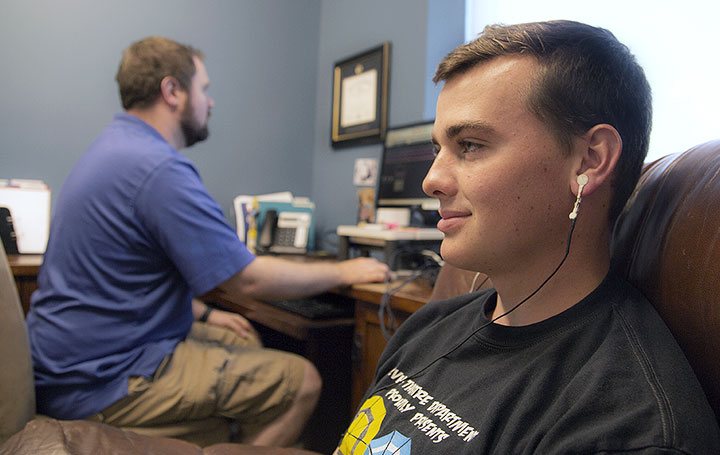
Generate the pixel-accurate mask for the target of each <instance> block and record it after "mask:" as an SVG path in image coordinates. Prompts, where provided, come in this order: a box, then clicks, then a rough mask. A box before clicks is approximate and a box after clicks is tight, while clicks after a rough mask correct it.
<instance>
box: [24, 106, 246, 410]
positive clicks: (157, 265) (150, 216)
mask: <svg viewBox="0 0 720 455" xmlns="http://www.w3.org/2000/svg"><path fill="white" fill-rule="evenodd" d="M253 259H254V256H253V255H252V254H251V253H250V252H249V251H248V250H247V249H246V248H245V245H244V244H243V243H242V242H241V241H240V240H239V239H238V237H237V235H236V234H235V232H234V231H233V229H232V228H231V227H230V226H229V225H228V224H227V222H226V220H225V217H224V216H223V214H222V211H221V209H220V207H219V206H218V204H217V203H216V202H215V201H214V200H213V199H212V197H210V195H209V194H208V192H207V190H206V188H205V186H204V185H203V184H202V182H201V180H200V176H199V175H198V172H197V170H196V169H195V167H194V166H193V164H192V163H191V162H190V161H189V160H188V159H187V158H185V157H184V156H183V155H181V154H179V153H178V152H177V151H176V150H175V149H174V148H173V147H172V146H170V144H168V143H167V142H166V141H165V140H164V139H163V138H162V136H160V134H159V133H158V132H157V131H156V130H155V129H153V128H152V127H150V126H149V125H148V124H146V123H144V122H143V121H141V120H140V119H138V118H137V117H134V116H132V115H128V114H120V115H117V116H116V117H115V119H114V121H113V122H112V123H111V124H110V125H109V126H108V127H107V128H106V129H105V130H104V131H103V133H102V134H101V135H100V137H99V138H98V139H97V140H96V141H95V142H94V143H93V144H92V145H91V146H90V148H89V150H88V151H87V152H86V153H85V155H83V156H82V158H81V159H80V160H79V162H78V163H77V165H76V166H75V168H74V169H73V170H72V171H71V173H70V175H69V176H68V178H67V180H66V181H65V183H64V185H63V187H62V189H61V191H60V193H59V196H58V198H57V200H56V202H55V208H54V214H53V218H52V222H51V229H50V239H49V242H48V248H47V251H46V253H45V258H44V262H43V266H42V268H41V270H40V275H39V278H38V284H39V289H38V290H37V291H36V292H35V293H34V294H33V296H32V305H31V309H30V312H29V314H28V318H27V325H28V331H29V335H30V345H31V348H32V357H33V365H34V369H35V387H36V393H37V408H38V412H39V413H42V414H46V415H49V416H52V417H56V418H61V419H78V418H85V417H87V416H90V415H92V414H95V413H97V412H99V411H101V410H102V409H104V408H106V407H107V406H109V405H110V404H112V403H113V402H115V401H117V400H118V399H120V398H122V397H124V396H125V395H127V381H128V377H130V376H146V377H150V376H152V374H153V373H154V371H155V369H156V368H157V366H158V365H159V364H160V362H161V361H162V359H163V358H164V357H165V356H167V355H168V354H170V353H172V352H173V350H174V348H175V346H176V345H177V344H178V343H179V342H180V341H181V340H183V339H184V338H185V337H186V336H187V334H188V332H189V330H190V326H191V325H192V321H193V316H192V305H191V299H192V297H193V296H198V295H202V294H204V293H206V292H208V291H210V290H211V289H213V288H215V287H217V286H218V285H219V284H221V283H222V282H224V281H226V280H227V279H228V278H230V277H231V276H232V275H234V274H235V273H237V272H239V271H241V270H242V269H243V268H244V267H245V266H247V265H248V264H249V263H250V262H251V261H252V260H253Z"/></svg>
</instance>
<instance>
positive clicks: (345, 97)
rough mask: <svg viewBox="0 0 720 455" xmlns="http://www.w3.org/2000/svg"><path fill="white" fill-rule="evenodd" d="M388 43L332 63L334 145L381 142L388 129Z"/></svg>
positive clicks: (332, 137) (343, 145) (332, 134)
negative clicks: (333, 65)
mask: <svg viewBox="0 0 720 455" xmlns="http://www.w3.org/2000/svg"><path fill="white" fill-rule="evenodd" d="M389 76H390V43H389V42H385V43H382V44H381V45H380V46H377V47H374V48H372V49H369V50H367V51H365V52H362V53H360V54H357V55H354V56H352V57H349V58H346V59H344V60H342V61H339V62H337V63H335V67H334V69H333V96H332V126H331V130H332V133H331V139H332V146H333V147H336V148H337V147H346V146H351V145H358V144H369V143H376V142H382V141H383V140H384V139H385V131H386V130H387V111H388V84H389V82H390V80H389Z"/></svg>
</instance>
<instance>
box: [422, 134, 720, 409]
mask: <svg viewBox="0 0 720 455" xmlns="http://www.w3.org/2000/svg"><path fill="white" fill-rule="evenodd" d="M612 251H613V268H614V269H615V270H617V271H618V272H619V273H620V274H622V275H623V276H625V277H627V279H628V280H629V281H630V282H631V283H633V284H634V285H635V286H636V287H637V288H638V289H640V290H641V291H642V292H643V293H644V294H645V296H646V297H647V298H648V299H649V300H650V302H652V303H653V305H654V306H655V308H657V310H658V312H659V313H660V315H661V316H662V318H663V319H664V320H665V323H666V324H667V325H668V326H669V327H670V330H671V331H672V333H673V335H674V336H675V338H676V339H677V342H678V344H680V347H681V348H682V349H683V351H684V352H685V355H686V356H687V358H688V361H689V362H690V365H691V366H692V367H693V369H694V371H695V374H696V375H697V377H698V380H699V381H700V384H701V385H702V387H703V389H704V390H705V394H706V395H707V397H708V401H709V402H710V405H711V406H712V408H713V410H714V411H715V416H716V417H717V418H718V420H719V421H720V360H719V358H718V353H720V141H713V142H708V143H706V144H703V145H700V146H697V147H694V148H692V149H690V150H688V151H686V152H684V153H681V154H675V155H669V156H666V157H664V158H661V159H659V160H657V161H655V162H654V163H651V164H649V165H646V166H645V168H644V169H643V173H642V177H641V178H640V182H639V183H638V186H637V188H636V190H635V193H634V194H633V196H632V197H631V199H630V201H629V202H628V204H627V206H626V207H625V211H624V212H623V213H622V215H621V216H620V219H619V220H618V223H617V225H616V227H615V232H614V234H613V241H612ZM474 276H475V273H474V272H469V271H467V270H461V269H457V268H455V267H452V266H447V265H446V266H444V267H443V269H442V270H441V272H440V274H439V276H438V279H437V281H436V284H435V288H434V290H433V294H432V297H431V300H441V299H445V298H449V297H452V296H456V295H459V294H463V293H466V292H468V290H469V289H470V287H471V284H472V282H473V278H474ZM483 279H484V276H481V277H480V278H479V279H478V280H476V286H477V285H478V284H479V282H482V281H483ZM488 285H489V282H485V284H484V285H483V287H486V286H488Z"/></svg>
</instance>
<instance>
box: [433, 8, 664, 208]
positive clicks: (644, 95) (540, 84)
mask: <svg viewBox="0 0 720 455" xmlns="http://www.w3.org/2000/svg"><path fill="white" fill-rule="evenodd" d="M513 54H522V55H532V56H534V57H535V58H537V60H538V62H539V64H540V74H539V77H538V79H537V86H536V87H534V88H533V90H532V93H531V94H530V96H529V97H528V108H529V109H530V111H531V112H533V113H534V114H535V115H537V116H538V118H540V120H541V121H543V122H544V123H545V124H546V125H548V126H549V127H550V129H551V130H552V131H553V132H554V133H555V135H556V137H557V139H558V141H559V142H560V144H561V145H563V146H564V147H565V148H566V150H569V149H570V144H571V142H572V139H573V137H574V136H575V135H581V134H583V133H585V132H586V131H587V130H589V129H590V128H592V127H593V126H595V125H597V124H600V123H607V124H610V125H612V126H613V127H615V129H617V130H618V132H619V134H620V137H621V138H622V141H623V150H622V154H621V155H620V159H619V161H618V164H617V167H616V168H615V175H614V177H613V181H612V185H613V190H614V191H613V200H612V203H611V206H610V211H609V219H610V222H614V220H615V219H616V218H617V216H618V215H619V214H620V212H621V211H622V209H623V207H624V206H625V203H626V201H627V198H628V197H629V196H630V194H632V191H633V189H634V188H635V185H636V184H637V181H638V179H639V177H640V171H641V170H642V163H643V161H644V160H645V156H646V155H647V151H648V144H649V140H650V139H649V138H650V128H651V123H652V97H651V93H650V86H649V84H648V82H647V79H646V78H645V73H644V71H643V69H642V68H641V67H640V65H639V64H638V63H637V61H636V60H635V57H634V56H633V55H632V54H631V53H630V50H629V49H628V48H627V47H626V46H625V45H624V44H622V43H620V42H619V41H618V40H617V38H615V36H614V35H613V34H612V33H610V32H609V31H607V30H605V29H602V28H598V27H592V26H589V25H586V24H582V23H579V22H573V21H549V22H534V23H527V24H518V25H508V26H505V25H490V26H487V27H485V29H484V30H483V32H482V33H481V34H480V36H479V37H478V38H477V39H475V40H474V41H471V42H470V43H467V44H464V45H461V46H459V47H457V48H456V49H455V50H453V51H452V52H450V54H448V55H447V56H446V57H445V58H444V59H443V61H442V62H441V63H440V65H439V66H438V69H437V72H436V73H435V77H434V78H433V81H434V82H436V83H437V82H440V81H445V80H448V79H451V78H453V77H454V76H456V75H458V74H462V73H464V72H465V71H467V70H468V69H470V68H472V67H474V66H475V65H478V64H480V63H482V62H486V61H489V60H491V59H493V58H495V57H499V56H503V55H513Z"/></svg>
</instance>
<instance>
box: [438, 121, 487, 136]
mask: <svg viewBox="0 0 720 455" xmlns="http://www.w3.org/2000/svg"><path fill="white" fill-rule="evenodd" d="M467 130H470V131H472V132H477V133H484V134H486V135H495V134H497V133H496V131H495V128H493V127H492V126H490V125H489V124H488V123H485V122H462V123H457V124H455V125H451V126H448V127H447V128H446V129H445V135H446V136H447V137H448V139H452V138H454V137H456V136H459V135H460V134H461V133H463V132H465V131H467Z"/></svg>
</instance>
